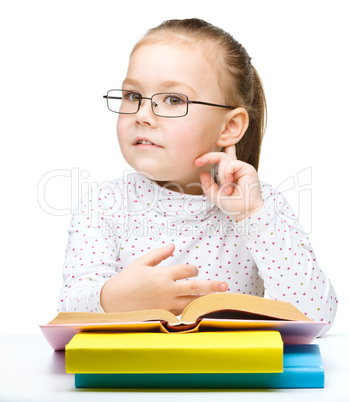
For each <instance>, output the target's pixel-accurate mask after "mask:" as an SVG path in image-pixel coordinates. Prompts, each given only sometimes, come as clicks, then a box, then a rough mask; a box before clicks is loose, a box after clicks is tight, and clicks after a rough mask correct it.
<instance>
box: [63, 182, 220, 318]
mask: <svg viewBox="0 0 349 402" xmlns="http://www.w3.org/2000/svg"><path fill="white" fill-rule="evenodd" d="M115 194H118V192H117V191H115V192H113V190H112V189H111V188H110V187H109V188H107V189H106V190H105V191H103V194H102V193H101V191H99V190H98V189H95V192H94V194H87V195H85V196H84V197H83V198H82V200H81V202H80V203H79V204H78V205H77V207H76V208H75V210H74V213H73V216H72V219H71V223H70V227H69V230H68V232H69V240H68V246H67V251H66V257H65V262H64V266H63V281H64V283H63V287H62V290H61V297H60V308H59V310H60V311H82V312H83V311H88V312H117V311H119V312H121V311H131V310H143V309H150V308H163V309H166V310H169V311H171V312H173V313H174V314H176V315H178V314H180V313H181V312H182V310H183V309H184V307H185V306H186V305H187V304H188V303H190V302H191V301H192V300H194V299H195V298H197V297H199V296H198V295H200V294H205V293H210V292H224V291H226V290H227V288H228V285H227V283H225V282H221V281H207V280H204V281H203V280H189V281H180V279H187V278H191V277H195V276H197V275H198V272H199V271H198V268H197V267H196V266H194V265H187V264H179V265H173V266H161V267H158V266H157V265H158V264H159V263H160V262H161V261H163V260H164V259H166V258H168V257H170V256H171V255H172V254H173V251H174V245H173V244H169V245H168V246H167V247H161V248H158V249H155V250H152V251H150V252H148V253H147V254H145V255H144V256H142V257H141V258H138V259H137V260H135V261H132V262H131V263H130V264H129V265H128V266H127V267H126V268H125V269H124V270H123V271H122V272H120V273H117V264H118V263H117V260H118V255H119V247H120V243H121V241H120V237H117V236H115V235H113V234H110V233H112V231H110V230H106V228H105V226H104V224H103V221H105V220H106V218H107V217H109V218H112V219H113V225H122V224H123V223H122V217H123V210H120V211H119V212H118V210H119V209H120V206H119V205H118V204H120V202H121V201H122V197H119V199H116V198H115ZM88 208H90V213H89V211H88ZM109 222H110V221H109ZM108 227H110V226H109V225H108Z"/></svg>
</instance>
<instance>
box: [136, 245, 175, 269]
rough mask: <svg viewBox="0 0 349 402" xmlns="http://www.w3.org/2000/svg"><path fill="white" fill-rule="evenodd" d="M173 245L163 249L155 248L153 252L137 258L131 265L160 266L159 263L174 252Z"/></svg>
mask: <svg viewBox="0 0 349 402" xmlns="http://www.w3.org/2000/svg"><path fill="white" fill-rule="evenodd" d="M174 249H175V245H174V244H173V243H170V244H168V245H167V246H165V247H160V248H156V249H155V250H152V251H150V252H149V253H147V254H146V255H144V256H142V257H140V258H137V260H136V261H134V262H133V263H132V264H130V265H133V264H137V265H150V266H152V267H155V266H156V265H158V264H160V262H161V261H163V260H166V258H168V257H169V256H170V255H171V254H172V253H173V251H174Z"/></svg>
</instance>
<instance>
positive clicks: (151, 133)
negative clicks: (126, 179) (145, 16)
mask: <svg viewBox="0 0 349 402" xmlns="http://www.w3.org/2000/svg"><path fill="white" fill-rule="evenodd" d="M213 64H214V60H209V58H208V56H206V55H205V53H204V48H203V46H202V45H195V46H194V45H192V46H190V45H185V44H181V45H180V44H170V45H166V44H163V43H155V44H154V43H152V44H146V45H142V46H141V47H140V48H138V49H137V50H136V51H135V52H134V53H133V55H132V57H131V59H130V64H129V67H128V71H127V75H126V79H125V81H124V83H123V89H125V90H132V91H135V92H137V93H139V94H141V95H142V96H145V97H151V96H152V95H153V94H156V93H161V92H172V93H181V94H184V95H187V97H188V98H189V100H196V101H204V102H210V103H218V104H224V100H223V95H222V94H221V91H220V89H219V87H218V84H217V82H218V75H217V74H218V73H217V70H216V69H215V68H214V67H213ZM226 113H227V111H226V110H225V109H223V108H216V107H211V106H204V105H197V104H189V111H188V114H187V115H186V116H184V117H178V118H165V117H159V116H156V115H154V113H153V112H152V109H151V102H150V101H149V100H146V99H144V100H143V101H142V105H141V108H140V110H139V111H138V112H137V113H136V114H132V115H123V114H119V116H118V123H117V135H118V140H119V143H120V148H121V152H122V154H123V156H124V158H125V160H126V161H127V162H128V164H129V165H130V166H132V167H133V168H134V169H135V170H137V171H140V173H142V174H143V175H145V176H147V177H149V178H151V179H154V178H155V180H156V181H157V182H158V184H160V185H166V187H167V188H169V189H172V190H174V191H178V192H184V193H187V194H203V192H202V190H201V186H200V177H199V174H200V172H202V171H207V172H210V169H211V168H212V167H213V166H212V165H211V166H210V165H207V166H204V167H202V168H198V167H196V166H195V165H194V160H195V159H196V158H198V157H199V156H201V155H203V154H205V153H207V152H218V151H220V150H221V147H219V146H217V144H216V141H217V139H218V137H219V135H220V134H221V133H222V131H224V127H225V116H226ZM141 138H144V139H147V140H149V141H150V142H152V143H153V144H156V145H157V146H151V145H136V142H137V141H138V139H141ZM170 183H172V184H170ZM191 183H196V184H195V185H192V186H190V184H191ZM188 185H189V186H188ZM178 186H181V187H178Z"/></svg>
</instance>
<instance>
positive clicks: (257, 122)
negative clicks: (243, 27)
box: [236, 65, 267, 171]
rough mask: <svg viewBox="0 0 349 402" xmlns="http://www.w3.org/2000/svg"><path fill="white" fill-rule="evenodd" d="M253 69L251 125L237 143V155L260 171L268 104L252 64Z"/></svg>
mask: <svg viewBox="0 0 349 402" xmlns="http://www.w3.org/2000/svg"><path fill="white" fill-rule="evenodd" d="M251 69H252V77H251V78H252V97H253V99H252V103H251V105H250V106H249V107H247V110H248V115H249V125H248V128H247V130H246V132H245V134H244V136H243V137H242V138H241V140H240V141H239V142H238V143H237V144H236V156H237V158H238V159H239V160H241V161H244V162H247V163H249V164H250V165H252V166H253V167H254V168H255V169H256V170H257V171H258V166H259V157H260V152H261V145H262V140H263V136H264V132H265V128H266V123H267V104H266V99H265V94H264V90H263V86H262V82H261V79H260V76H259V74H258V72H257V70H256V69H255V68H254V67H253V66H252V65H251Z"/></svg>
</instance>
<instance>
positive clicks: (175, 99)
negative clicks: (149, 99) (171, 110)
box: [165, 95, 186, 106]
mask: <svg viewBox="0 0 349 402" xmlns="http://www.w3.org/2000/svg"><path fill="white" fill-rule="evenodd" d="M165 102H166V103H167V104H168V105H171V106H179V105H182V104H183V103H185V102H186V101H185V99H184V98H183V99H182V98H181V97H180V96H178V95H168V96H166V98H165Z"/></svg>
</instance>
